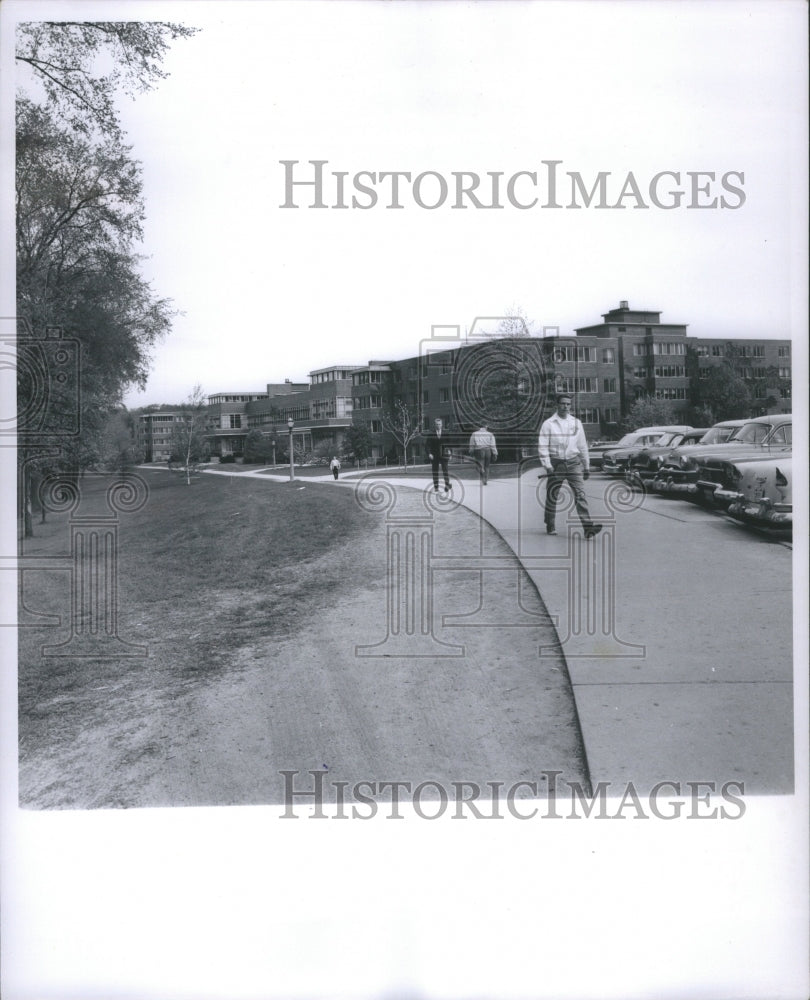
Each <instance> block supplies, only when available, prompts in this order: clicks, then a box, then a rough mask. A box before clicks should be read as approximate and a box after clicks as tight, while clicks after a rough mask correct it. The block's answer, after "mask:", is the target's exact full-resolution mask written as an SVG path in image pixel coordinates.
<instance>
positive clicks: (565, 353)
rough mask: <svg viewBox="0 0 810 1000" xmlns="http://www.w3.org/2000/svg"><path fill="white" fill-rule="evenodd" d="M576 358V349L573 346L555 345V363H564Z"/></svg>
mask: <svg viewBox="0 0 810 1000" xmlns="http://www.w3.org/2000/svg"><path fill="white" fill-rule="evenodd" d="M573 360H574V349H573V348H572V347H555V348H554V364H555V365H562V364H565V363H566V362H568V361H573Z"/></svg>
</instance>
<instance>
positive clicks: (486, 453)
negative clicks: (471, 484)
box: [470, 424, 498, 486]
mask: <svg viewBox="0 0 810 1000" xmlns="http://www.w3.org/2000/svg"><path fill="white" fill-rule="evenodd" d="M470 454H471V455H472V457H473V458H474V459H475V461H476V463H477V465H478V473H479V475H480V476H481V482H482V484H483V485H484V486H486V485H487V480H488V479H489V463H490V462H491V461H493V462H494V461H496V460H497V458H498V449H497V447H496V445H495V435H494V434H493V433H492V431H490V430H488V429H487V425H486V424H481V426H480V427H479V428H478V430H477V431H473V432H472V434H471V435H470Z"/></svg>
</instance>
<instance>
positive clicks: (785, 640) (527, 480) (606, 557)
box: [380, 470, 794, 794]
mask: <svg viewBox="0 0 810 1000" xmlns="http://www.w3.org/2000/svg"><path fill="white" fill-rule="evenodd" d="M380 478H386V479H388V480H389V481H391V482H394V481H396V477H394V476H386V477H382V476H381V477H380ZM401 481H402V483H403V485H409V486H412V487H416V488H419V487H420V486H421V487H425V486H427V485H429V482H430V481H429V479H427V478H426V479H425V480H424V481H420V480H418V479H415V478H408V479H407V480H405V479H403V480H401ZM544 491H545V485H544V483H543V481H542V480H539V479H538V477H537V471H536V470H533V471H529V472H526V473H524V475H523V476H522V478H521V479H519V480H518V479H511V480H506V479H503V480H499V479H492V480H490V482H489V485H488V486H486V487H482V486H480V485H479V484H478V483H475V482H472V483H471V482H469V481H460V480H454V497H455V498H456V499H458V500H460V501H461V502H462V503H463V504H464V505H465V506H466V507H468V508H469V509H470V510H472V511H474V512H475V513H476V514H478V515H479V516H480V517H481V518H483V519H484V520H485V521H487V522H488V523H489V524H491V525H492V526H493V527H494V528H495V529H496V530H497V531H498V533H499V534H500V535H501V536H502V538H503V539H504V540H505V541H506V542H507V544H508V545H509V546H510V547H511V549H512V550H513V552H514V553H515V554H516V555H517V557H518V558H519V559H520V560H521V562H522V564H523V566H524V568H525V569H526V571H527V572H528V574H529V576H530V577H531V579H532V580H533V581H534V583H535V585H536V586H537V589H538V592H539V593H540V595H541V598H542V600H543V601H544V603H545V605H546V607H547V608H548V611H549V613H550V615H551V616H552V619H553V620H554V619H556V621H557V631H558V634H559V637H560V644H561V647H562V650H563V653H564V656H565V659H566V662H567V665H568V672H569V674H570V677H571V681H572V685H573V690H574V697H575V700H576V706H577V714H578V717H579V721H580V725H581V728H582V734H583V739H584V743H585V752H586V756H587V760H588V766H589V770H590V774H591V779H592V781H593V783H594V787H597V786H598V785H599V784H600V783H601V782H605V783H607V785H608V789H609V788H610V786H614V787H615V789H616V793H617V794H621V789H624V788H626V786H627V784H628V782H632V783H633V785H634V787H635V789H636V790H637V791H638V792H639V794H646V793H648V792H649V790H650V789H652V788H653V787H654V786H655V785H656V784H658V783H660V782H676V783H678V784H680V785H685V783H687V782H709V783H713V784H714V787H715V788H716V789H717V790H719V789H720V788H721V787H722V786H723V785H724V784H726V783H727V782H738V783H741V784H742V785H743V786H744V790H745V792H746V793H747V794H788V793H791V792H792V791H793V784H794V779H793V653H792V621H791V603H792V602H791V594H792V576H791V574H792V552H791V549H790V548H789V547H788V546H785V545H784V544H780V543H779V542H778V541H772V540H770V539H768V538H763V537H761V536H759V535H756V534H754V533H751V532H748V531H746V530H745V529H744V528H742V527H741V526H739V525H737V524H733V523H730V522H729V519H727V518H724V517H722V516H718V515H717V514H715V513H712V512H710V511H706V510H703V509H702V508H700V507H697V506H694V505H692V504H690V503H685V502H672V501H668V500H665V499H663V498H658V497H654V496H653V497H651V496H646V497H645V496H642V495H641V494H631V493H629V491H628V490H627V489H626V487H624V485H623V484H621V483H618V482H612V481H610V480H608V479H606V478H602V477H598V478H597V477H593V478H592V479H591V480H589V482H588V484H587V487H586V492H587V495H588V502H589V505H590V509H591V514H592V516H593V517H594V519H595V520H598V521H600V522H601V523H602V524H603V525H604V530H603V532H602V533H601V534H600V535H598V536H597V537H596V538H595V539H592V540H586V539H585V538H584V537H583V533H582V529H581V526H580V524H579V520H578V518H577V517H576V513H575V512H574V511H572V510H570V509H569V510H564V509H563V508H562V505H561V507H560V510H559V512H558V518H557V530H558V534H557V535H555V536H549V535H547V534H546V533H545V530H544V528H543V517H542V502H543V498H544ZM543 652H544V651H542V650H541V655H542V653H543ZM608 794H610V792H609V791H608Z"/></svg>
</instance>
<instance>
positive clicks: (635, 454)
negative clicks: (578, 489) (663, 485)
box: [604, 427, 716, 489]
mask: <svg viewBox="0 0 810 1000" xmlns="http://www.w3.org/2000/svg"><path fill="white" fill-rule="evenodd" d="M712 430H713V428H711V427H708V428H707V427H696V428H694V429H693V430H691V431H686V432H685V433H684V434H681V435H679V436H680V441H672V442H670V443H667V444H664V443H661V442H659V443H658V444H655V445H648V446H647V447H646V448H640V449H634V450H630V451H628V453H627V458H626V460H624V459H623V457H622V454H621V453H620V454H619V457H618V460H617V465H622V466H623V467H622V468H621V469H620V471H621V472H623V473H624V478H625V480H626V482H628V483H629V484H630V485H631V486H633V487H635V488H637V489H641V488H643V487H644V486H645V485H646V484H647V483H648V482H651V481H652V480H653V479H654V477H655V476H656V475H657V473H658V470H659V469H660V468H661V464H662V463H663V461H664V459H665V457H666V456H667V455H668V454H669V453H670V452H671V451H672V447H673V446H677V447H682V446H684V445H692V444H700V443H702V442H705V441H706V440H707V438H708V436H709V435H710V434H711V432H712ZM709 440H716V439H709ZM610 454H611V456H612V455H613V452H611V453H610ZM612 464H613V463H612V461H611V465H612ZM604 469H605V472H608V471H609V469H608V467H607V466H604Z"/></svg>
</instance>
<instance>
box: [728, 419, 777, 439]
mask: <svg viewBox="0 0 810 1000" xmlns="http://www.w3.org/2000/svg"><path fill="white" fill-rule="evenodd" d="M770 431H771V425H770V424H759V423H756V422H752V423H750V424H745V425H744V426H743V427H742V429H741V430H740V433H739V434H738V435H737V437H736V438H735V440H736V441H739V442H740V444H762V442H763V441H764V440H765V438H766V437H767V435H768V433H769V432H770Z"/></svg>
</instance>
